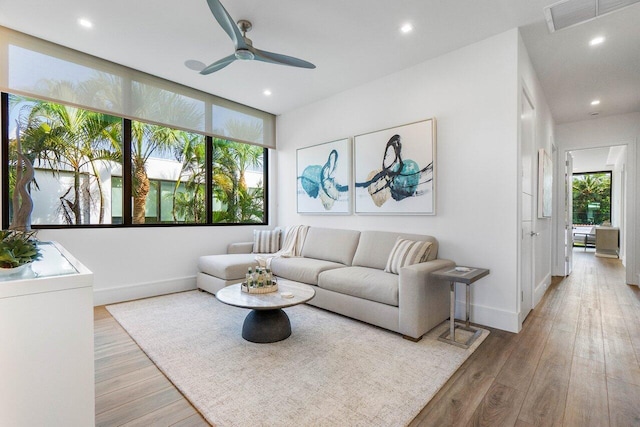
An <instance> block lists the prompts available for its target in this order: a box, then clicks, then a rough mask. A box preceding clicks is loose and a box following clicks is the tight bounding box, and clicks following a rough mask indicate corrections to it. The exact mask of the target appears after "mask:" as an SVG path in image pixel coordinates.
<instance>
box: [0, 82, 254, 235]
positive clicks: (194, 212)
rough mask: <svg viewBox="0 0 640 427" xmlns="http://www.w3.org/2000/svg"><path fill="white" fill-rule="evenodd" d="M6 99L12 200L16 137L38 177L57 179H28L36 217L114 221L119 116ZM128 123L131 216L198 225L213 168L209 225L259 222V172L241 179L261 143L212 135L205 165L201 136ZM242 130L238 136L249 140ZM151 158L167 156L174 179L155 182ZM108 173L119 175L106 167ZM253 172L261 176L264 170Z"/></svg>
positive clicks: (117, 217) (118, 214) (118, 203)
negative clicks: (37, 210)
mask: <svg viewBox="0 0 640 427" xmlns="http://www.w3.org/2000/svg"><path fill="white" fill-rule="evenodd" d="M58 85H59V86H60V89H61V90H62V89H66V90H75V91H77V93H78V94H79V96H80V95H81V96H87V94H84V93H83V92H82V91H83V90H84V89H86V88H81V87H73V88H72V87H67V86H68V85H69V84H67V83H65V82H59V83H58ZM9 103H10V111H11V112H12V114H13V117H10V118H11V120H10V121H11V122H15V124H14V125H12V126H10V129H12V132H10V134H11V136H10V140H9V147H10V150H9V152H10V165H9V166H10V175H9V182H8V183H5V185H8V187H9V192H10V199H11V198H12V195H13V190H14V187H15V166H14V167H13V168H11V166H12V165H15V161H16V158H17V148H16V147H17V144H16V142H17V140H16V136H17V135H19V136H20V140H21V146H22V151H23V153H24V154H25V155H26V156H27V157H28V158H29V160H30V161H31V162H32V163H34V166H36V167H37V168H38V169H39V170H40V171H41V175H39V176H40V179H42V180H45V178H44V177H45V175H43V174H46V176H48V177H53V178H54V179H53V182H57V183H56V184H51V183H50V181H52V179H51V178H47V181H48V183H47V185H49V187H48V188H49V189H51V186H52V185H53V186H54V192H55V193H56V194H55V195H53V196H52V195H51V194H49V195H48V197H45V196H47V194H44V193H45V192H42V191H41V192H39V186H38V182H37V180H38V177H36V180H34V182H33V183H32V184H31V194H32V198H34V200H35V202H36V204H37V203H40V208H44V209H41V211H42V210H44V211H45V212H46V213H45V214H43V215H42V217H43V218H44V219H43V220H42V222H40V224H59V225H65V224H66V225H82V224H103V223H109V222H110V223H112V224H119V223H122V222H123V219H122V215H123V212H122V200H123V188H122V177H121V176H119V175H120V174H121V171H122V162H123V153H124V150H123V144H122V140H123V138H122V129H123V126H122V123H123V122H122V119H121V118H119V117H113V116H108V115H105V114H102V113H97V112H91V111H87V110H83V109H80V108H76V107H70V106H65V105H61V104H56V103H52V102H49V101H41V100H36V99H28V98H23V97H19V96H15V95H10V96H9ZM155 104H163V105H166V104H165V103H162V102H160V103H155V102H154V105H155ZM184 107H185V108H184V109H185V111H186V113H185V114H192V113H193V112H192V111H190V110H189V109H188V107H189V106H184ZM173 108H175V109H176V110H180V108H181V106H180V105H178V103H176V102H175V100H174V102H173ZM230 125H233V126H235V127H236V128H238V129H236V132H237V133H238V134H243V135H245V134H251V133H254V132H259V133H261V132H262V129H261V128H257V127H256V126H246V128H244V129H243V128H242V127H243V123H230ZM4 126H8V124H4ZM233 126H231V127H233ZM13 129H15V130H14V131H13ZM131 130H132V132H131V134H132V135H131V166H132V176H131V182H132V187H131V189H130V191H131V196H132V209H133V212H132V221H133V223H134V224H144V223H196V224H203V223H206V220H207V215H206V205H207V204H206V176H207V173H211V177H212V182H213V188H212V193H213V194H212V202H213V203H212V204H213V206H214V209H213V212H212V214H213V222H214V223H217V222H219V223H263V222H266V218H265V213H264V210H265V206H264V189H263V182H262V179H260V180H259V181H256V179H255V176H256V174H255V173H254V174H253V175H254V178H253V180H251V181H252V182H251V183H248V182H247V172H248V171H255V170H261V168H262V166H263V154H264V149H263V148H261V147H258V146H254V145H250V144H244V143H239V142H234V141H229V140H226V139H219V138H214V139H213V147H212V150H213V163H212V164H211V165H206V151H207V150H206V142H205V141H206V139H205V137H204V136H203V135H200V134H195V133H191V132H186V131H182V130H177V129H172V128H168V127H164V126H158V125H152V124H148V123H144V122H138V121H131ZM250 137H251V135H249V136H248V137H247V138H246V139H247V140H251V138H250ZM152 160H154V161H156V164H157V163H158V162H159V163H162V161H165V162H168V163H167V165H168V168H169V169H167V171H168V172H167V175H172V176H173V178H161V179H160V180H158V179H157V178H154V177H153V176H150V173H151V174H153V173H158V171H157V167H156V169H155V170H154V171H150V170H149V167H150V163H151V161H152ZM114 172H115V173H116V174H117V175H118V176H116V175H112V173H114ZM258 175H259V176H260V177H261V176H262V173H261V172H259V173H258ZM56 180H57V181H56ZM106 180H110V183H111V185H110V186H109V183H108V182H107V185H106V186H105V185H104V183H105V182H106ZM50 193H51V191H50ZM38 197H40V199H38ZM38 200H40V201H38ZM45 200H46V202H45ZM109 203H111V212H109ZM45 204H47V205H46V206H45ZM150 212H151V213H153V215H150ZM109 214H111V218H109V217H108V215H109ZM105 215H106V217H105ZM9 220H10V218H9ZM34 224H35V225H37V224H38V223H34Z"/></svg>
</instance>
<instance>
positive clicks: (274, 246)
mask: <svg viewBox="0 0 640 427" xmlns="http://www.w3.org/2000/svg"><path fill="white" fill-rule="evenodd" d="M279 250H280V230H253V253H254V254H272V253H275V252H278V251H279Z"/></svg>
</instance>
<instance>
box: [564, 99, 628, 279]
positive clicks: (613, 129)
mask: <svg viewBox="0 0 640 427" xmlns="http://www.w3.org/2000/svg"><path fill="white" fill-rule="evenodd" d="M555 134H556V141H557V143H558V150H559V151H560V153H561V155H562V158H564V155H565V153H566V152H567V151H572V150H579V149H583V148H597V147H609V146H615V145H625V146H626V147H627V150H626V153H627V157H626V170H625V171H624V173H623V175H625V176H626V181H625V195H624V205H625V212H624V216H623V218H622V221H623V223H622V224H621V228H622V233H624V236H623V237H622V239H621V240H622V243H623V244H624V245H625V250H626V256H625V259H624V262H625V266H626V270H627V283H632V284H636V285H637V284H638V283H639V281H640V278H639V277H638V273H639V271H638V265H640V260H638V256H640V239H638V238H637V236H638V235H640V221H637V220H636V212H640V197H638V196H637V191H638V188H640V182H639V181H640V176H639V175H638V172H637V169H638V165H640V150H638V141H640V112H638V113H630V114H621V115H616V116H609V117H602V118H595V119H587V120H583V121H580V122H573V123H565V124H561V125H558V126H556V129H555ZM560 184H561V183H558V185H560ZM556 190H557V191H558V192H559V194H562V191H564V190H563V188H562V187H559V186H558V187H556ZM558 199H559V200H558V202H559V204H560V209H563V210H564V198H562V197H559V198H558ZM562 244H563V242H561V241H560V238H558V239H557V245H558V247H560V246H561V245H562Z"/></svg>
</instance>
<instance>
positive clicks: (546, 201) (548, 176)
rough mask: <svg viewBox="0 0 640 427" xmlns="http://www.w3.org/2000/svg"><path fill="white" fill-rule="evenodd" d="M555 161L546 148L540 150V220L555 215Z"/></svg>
mask: <svg viewBox="0 0 640 427" xmlns="http://www.w3.org/2000/svg"><path fill="white" fill-rule="evenodd" d="M552 207H553V160H552V159H551V156H550V155H549V153H547V151H546V150H545V149H544V148H541V149H539V150H538V218H551V215H552V213H553V209H552Z"/></svg>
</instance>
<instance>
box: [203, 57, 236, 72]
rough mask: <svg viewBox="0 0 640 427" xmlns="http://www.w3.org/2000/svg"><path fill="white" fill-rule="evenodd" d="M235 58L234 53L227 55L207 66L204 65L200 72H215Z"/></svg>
mask: <svg viewBox="0 0 640 427" xmlns="http://www.w3.org/2000/svg"><path fill="white" fill-rule="evenodd" d="M235 60H236V55H235V54H233V55H229V56H227V57H226V58H222V59H221V60H219V61H216V62H214V63H213V64H211V65H209V66H207V67H204V69H203V70H202V71H200V74H202V75H207V74H211V73H215V72H216V71H218V70H222V69H223V68H224V67H226V66H227V65H229V64H231V63H232V62H233V61H235Z"/></svg>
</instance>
